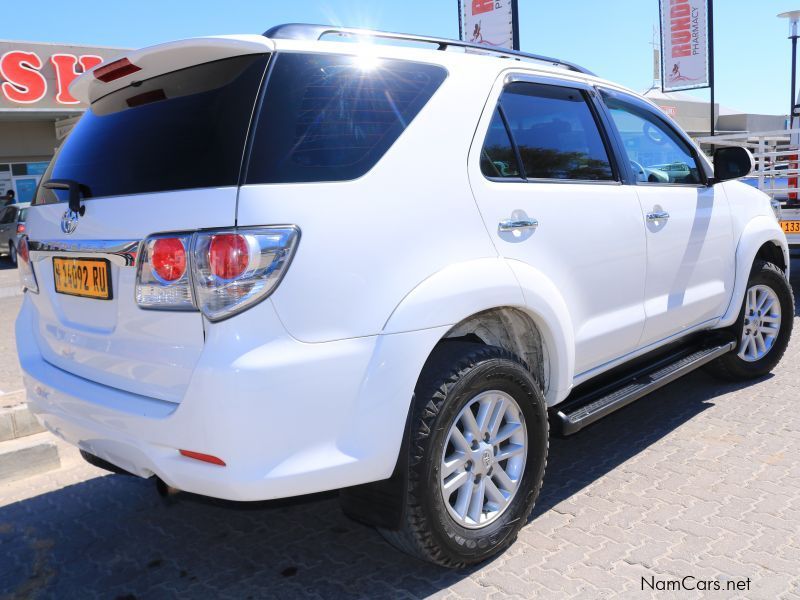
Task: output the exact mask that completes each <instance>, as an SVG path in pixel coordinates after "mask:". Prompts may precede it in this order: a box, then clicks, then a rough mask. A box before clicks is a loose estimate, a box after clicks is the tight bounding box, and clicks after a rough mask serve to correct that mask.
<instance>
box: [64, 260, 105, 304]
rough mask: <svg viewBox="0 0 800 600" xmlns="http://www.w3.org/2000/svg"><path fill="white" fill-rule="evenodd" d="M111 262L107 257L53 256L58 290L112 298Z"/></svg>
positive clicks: (88, 296)
mask: <svg viewBox="0 0 800 600" xmlns="http://www.w3.org/2000/svg"><path fill="white" fill-rule="evenodd" d="M108 265H109V262H108V260H106V259H105V258H58V257H53V278H54V279H55V284H56V292H58V293H59V294H69V295H70V296H81V297H84V298H97V299H99V300H111V277H110V269H109V268H108Z"/></svg>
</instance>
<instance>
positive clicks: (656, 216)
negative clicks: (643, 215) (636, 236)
mask: <svg viewBox="0 0 800 600" xmlns="http://www.w3.org/2000/svg"><path fill="white" fill-rule="evenodd" d="M668 219H669V213H668V212H666V211H663V210H662V211H658V212H651V213H647V220H648V221H666V220H668Z"/></svg>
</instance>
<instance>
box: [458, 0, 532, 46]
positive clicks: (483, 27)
mask: <svg viewBox="0 0 800 600" xmlns="http://www.w3.org/2000/svg"><path fill="white" fill-rule="evenodd" d="M516 3H517V0H459V10H460V14H459V26H460V31H461V39H462V40H463V41H465V42H471V43H473V44H482V45H484V46H489V47H493V48H511V49H519V41H518V40H519V38H518V36H519V32H517V31H515V24H516V22H517V7H516Z"/></svg>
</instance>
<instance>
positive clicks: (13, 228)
mask: <svg viewBox="0 0 800 600" xmlns="http://www.w3.org/2000/svg"><path fill="white" fill-rule="evenodd" d="M28 206H30V204H29V203H27V202H26V203H23V204H9V205H8V206H4V207H2V208H0V254H4V255H6V256H8V258H9V260H10V261H11V263H12V264H14V265H16V264H17V242H18V241H19V236H20V235H22V234H23V233H25V217H26V215H27V212H28Z"/></svg>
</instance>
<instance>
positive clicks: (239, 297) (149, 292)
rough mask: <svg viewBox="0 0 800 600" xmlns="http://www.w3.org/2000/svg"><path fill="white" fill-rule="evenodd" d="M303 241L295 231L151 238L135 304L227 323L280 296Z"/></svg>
mask: <svg viewBox="0 0 800 600" xmlns="http://www.w3.org/2000/svg"><path fill="white" fill-rule="evenodd" d="M299 239H300V230H299V229H298V228H297V227H295V226H285V227H283V226H281V227H259V228H247V229H223V230H216V231H199V232H195V233H187V234H163V235H155V236H151V237H149V238H148V239H147V240H145V241H144V244H143V246H142V248H143V250H142V253H141V256H140V258H139V266H138V270H137V285H136V301H137V302H138V304H139V305H140V306H142V307H144V308H158V309H166V310H176V309H178V310H180V309H183V310H186V309H189V310H192V309H195V308H196V309H199V310H200V311H202V313H203V314H204V315H205V316H206V317H207V318H208V319H210V320H212V321H219V320H222V319H225V318H227V317H230V316H232V315H234V314H236V313H238V312H241V311H243V310H245V309H247V308H249V307H250V306H252V305H253V304H256V303H258V302H260V301H261V300H263V299H264V298H266V297H268V296H269V295H270V294H271V293H272V292H273V291H274V290H275V288H276V287H277V286H278V284H279V283H280V280H281V279H282V278H283V276H284V274H285V273H286V270H287V269H288V267H289V263H290V262H291V260H292V256H293V255H294V252H295V249H296V248H297V243H298V241H299Z"/></svg>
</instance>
